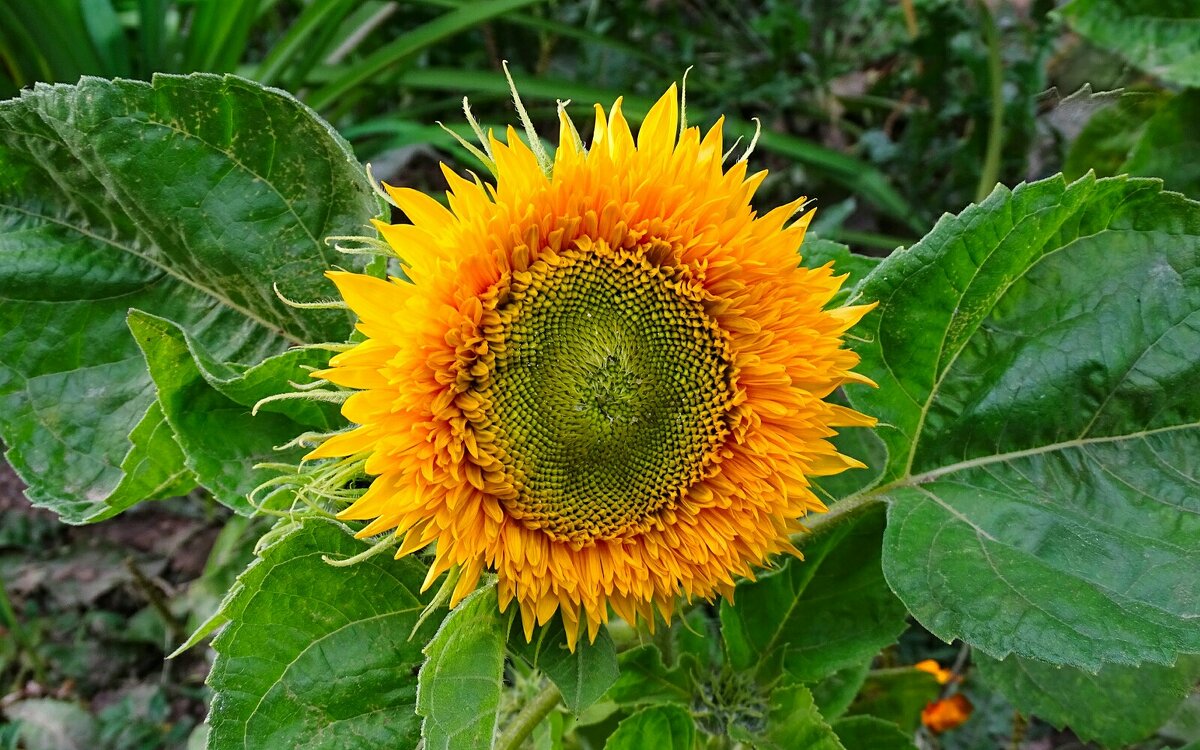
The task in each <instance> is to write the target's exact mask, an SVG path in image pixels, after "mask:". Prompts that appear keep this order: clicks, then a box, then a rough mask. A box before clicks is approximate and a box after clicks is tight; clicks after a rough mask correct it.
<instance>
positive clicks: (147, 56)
mask: <svg viewBox="0 0 1200 750" xmlns="http://www.w3.org/2000/svg"><path fill="white" fill-rule="evenodd" d="M137 13H138V46H139V48H140V49H141V52H142V59H141V60H140V61H139V62H140V65H139V66H138V72H140V73H141V74H142V75H143V76H144V75H148V74H149V73H150V72H151V71H163V72H165V73H172V72H175V70H174V68H175V66H174V65H173V64H172V62H173V61H171V60H169V59H168V57H167V50H166V38H167V35H166V30H167V3H166V0H138V4H137Z"/></svg>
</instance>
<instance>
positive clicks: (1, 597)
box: [0, 583, 46, 685]
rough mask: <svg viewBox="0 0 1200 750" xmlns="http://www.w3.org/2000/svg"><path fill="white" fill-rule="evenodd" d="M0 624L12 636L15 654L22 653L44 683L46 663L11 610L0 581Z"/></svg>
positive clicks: (34, 673) (35, 675) (18, 655)
mask: <svg viewBox="0 0 1200 750" xmlns="http://www.w3.org/2000/svg"><path fill="white" fill-rule="evenodd" d="M0 625H3V626H4V627H6V628H8V632H9V633H10V634H11V636H12V642H13V644H14V645H15V646H16V647H17V648H16V651H17V653H16V656H17V657H18V663H19V657H20V656H21V655H22V654H24V655H25V658H26V659H27V660H28V661H29V666H30V668H32V669H33V675H34V677H35V678H36V679H37V681H38V682H40V683H42V684H43V685H44V684H46V663H45V662H43V661H42V657H41V655H40V654H39V653H38V652H37V649H36V648H34V644H33V643H31V642H30V640H29V638H28V637H27V634H26V633H25V630H24V628H22V627H21V623H20V622H19V621H18V620H17V613H16V612H15V611H14V610H13V607H12V602H11V601H10V600H9V598H8V591H6V590H5V588H4V584H3V583H0Z"/></svg>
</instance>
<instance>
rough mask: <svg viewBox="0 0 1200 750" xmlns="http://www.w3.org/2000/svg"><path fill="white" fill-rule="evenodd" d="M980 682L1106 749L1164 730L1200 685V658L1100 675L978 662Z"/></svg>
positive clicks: (1026, 662) (1027, 663)
mask: <svg viewBox="0 0 1200 750" xmlns="http://www.w3.org/2000/svg"><path fill="white" fill-rule="evenodd" d="M975 664H976V666H978V667H979V671H980V676H981V677H982V678H983V680H984V681H986V682H987V683H988V684H989V685H991V686H992V687H994V688H996V689H998V690H999V691H1000V692H1002V693H1004V695H1005V696H1007V697H1008V699H1009V700H1011V701H1012V702H1013V705H1014V706H1016V707H1017V708H1018V709H1019V710H1021V711H1022V712H1024V713H1026V714H1033V715H1035V716H1037V717H1038V718H1040V719H1044V720H1046V721H1048V722H1050V723H1051V724H1054V725H1055V726H1057V727H1059V728H1062V727H1064V726H1069V727H1071V730H1072V731H1074V732H1075V734H1077V735H1079V738H1080V739H1082V740H1085V741H1095V742H1099V743H1100V744H1102V745H1104V746H1106V747H1123V746H1125V745H1129V744H1132V743H1134V742H1137V741H1138V740H1142V739H1145V738H1146V737H1149V736H1150V735H1151V734H1153V733H1154V731H1155V730H1156V729H1158V728H1159V727H1160V726H1162V725H1163V724H1164V723H1165V722H1166V721H1167V719H1169V718H1171V715H1172V714H1173V713H1174V712H1175V709H1176V708H1178V707H1179V705H1180V704H1181V703H1183V701H1184V699H1185V698H1187V696H1188V693H1190V692H1191V691H1192V688H1193V687H1194V686H1195V684H1196V680H1197V679H1200V657H1196V656H1187V657H1181V658H1180V660H1179V663H1178V664H1177V665H1176V666H1174V667H1164V666H1159V665H1157V664H1144V665H1142V666H1140V667H1130V666H1124V665H1113V664H1110V665H1106V666H1105V667H1103V668H1102V669H1101V670H1100V671H1099V672H1097V673H1096V674H1088V673H1087V672H1084V671H1082V670H1079V669H1073V668H1071V667H1062V666H1058V665H1054V664H1047V663H1046V662H1042V661H1037V660H1034V659H1023V658H1021V657H1019V656H1009V657H1008V658H1007V659H1005V660H1004V661H996V660H995V659H990V658H987V657H986V656H978V655H977V656H976V658H975Z"/></svg>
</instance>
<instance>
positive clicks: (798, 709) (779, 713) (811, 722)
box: [739, 685, 843, 750]
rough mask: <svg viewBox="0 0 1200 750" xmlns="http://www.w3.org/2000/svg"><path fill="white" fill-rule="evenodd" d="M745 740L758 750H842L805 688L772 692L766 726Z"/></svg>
mask: <svg viewBox="0 0 1200 750" xmlns="http://www.w3.org/2000/svg"><path fill="white" fill-rule="evenodd" d="M739 734H741V732H739ZM745 739H748V740H749V741H750V742H751V743H752V746H753V747H754V748H755V750H796V748H805V750H843V748H842V743H840V742H838V738H837V736H836V735H835V734H834V733H833V730H832V729H831V728H830V727H829V725H828V724H826V723H825V719H824V718H823V717H822V716H821V714H820V712H819V711H817V706H816V704H815V703H814V702H813V696H812V693H810V692H809V690H808V688H806V687H804V686H803V685H792V686H790V687H784V688H780V689H778V690H775V691H774V692H772V693H771V708H770V713H768V714H767V722H766V727H765V728H764V729H763V730H762V732H761V733H758V734H749V733H747V736H746V738H745Z"/></svg>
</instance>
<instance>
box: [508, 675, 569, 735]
mask: <svg viewBox="0 0 1200 750" xmlns="http://www.w3.org/2000/svg"><path fill="white" fill-rule="evenodd" d="M560 700H562V693H560V692H558V686H557V685H555V684H554V683H553V682H550V683H547V684H546V687H544V688H542V692H540V693H538V694H537V695H536V696H534V698H533V700H531V701H530V702H529V703H526V704H525V707H524V708H522V709H521V713H519V714H517V718H515V719H513V721H512V723H511V724H509V725H508V728H507V729H505V730H504V733H503V734H501V735H500V739H498V740H496V745H495V747H496V750H518V748H520V747H521V743H522V742H524V741H525V738H526V737H528V736H529V735H531V734H533V730H534V729H536V728H537V725H538V724H541V723H542V719H545V718H546V717H547V716H549V715H550V712H551V711H553V710H554V708H555V706H557V705H558V702H559V701H560Z"/></svg>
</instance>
